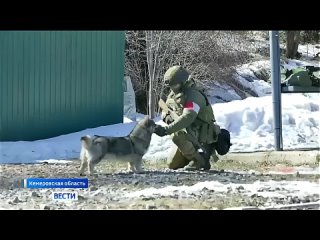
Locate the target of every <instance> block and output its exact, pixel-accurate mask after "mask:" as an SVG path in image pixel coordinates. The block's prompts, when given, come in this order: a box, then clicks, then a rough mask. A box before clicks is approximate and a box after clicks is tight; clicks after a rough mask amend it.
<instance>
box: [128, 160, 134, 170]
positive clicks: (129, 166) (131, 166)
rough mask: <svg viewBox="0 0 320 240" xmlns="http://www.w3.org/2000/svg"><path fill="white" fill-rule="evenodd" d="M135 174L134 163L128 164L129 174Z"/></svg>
mask: <svg viewBox="0 0 320 240" xmlns="http://www.w3.org/2000/svg"><path fill="white" fill-rule="evenodd" d="M131 171H132V172H135V168H134V163H133V162H128V172H131Z"/></svg>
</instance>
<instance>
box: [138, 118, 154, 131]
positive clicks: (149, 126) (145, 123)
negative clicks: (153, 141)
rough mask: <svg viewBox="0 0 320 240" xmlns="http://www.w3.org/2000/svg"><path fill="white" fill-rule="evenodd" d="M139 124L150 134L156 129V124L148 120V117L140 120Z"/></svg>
mask: <svg viewBox="0 0 320 240" xmlns="http://www.w3.org/2000/svg"><path fill="white" fill-rule="evenodd" d="M139 124H140V125H141V126H143V127H144V128H146V129H148V130H149V131H150V132H151V133H154V129H155V127H156V123H155V122H154V121H153V120H152V119H150V118H149V117H148V116H145V118H144V119H142V120H141V121H140V122H139Z"/></svg>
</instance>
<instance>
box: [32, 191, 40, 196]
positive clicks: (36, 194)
mask: <svg viewBox="0 0 320 240" xmlns="http://www.w3.org/2000/svg"><path fill="white" fill-rule="evenodd" d="M31 197H40V195H39V194H38V193H37V192H32V193H31Z"/></svg>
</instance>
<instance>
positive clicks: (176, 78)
mask: <svg viewBox="0 0 320 240" xmlns="http://www.w3.org/2000/svg"><path fill="white" fill-rule="evenodd" d="M188 78H189V73H188V71H187V70H186V69H184V68H183V67H181V66H173V67H170V68H169V69H168V70H167V71H166V72H165V74H164V83H165V84H166V85H174V84H178V83H184V82H186V81H187V80H188Z"/></svg>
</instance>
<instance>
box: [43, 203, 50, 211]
mask: <svg viewBox="0 0 320 240" xmlns="http://www.w3.org/2000/svg"><path fill="white" fill-rule="evenodd" d="M40 209H43V210H50V209H51V207H50V206H49V205H47V204H40Z"/></svg>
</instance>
